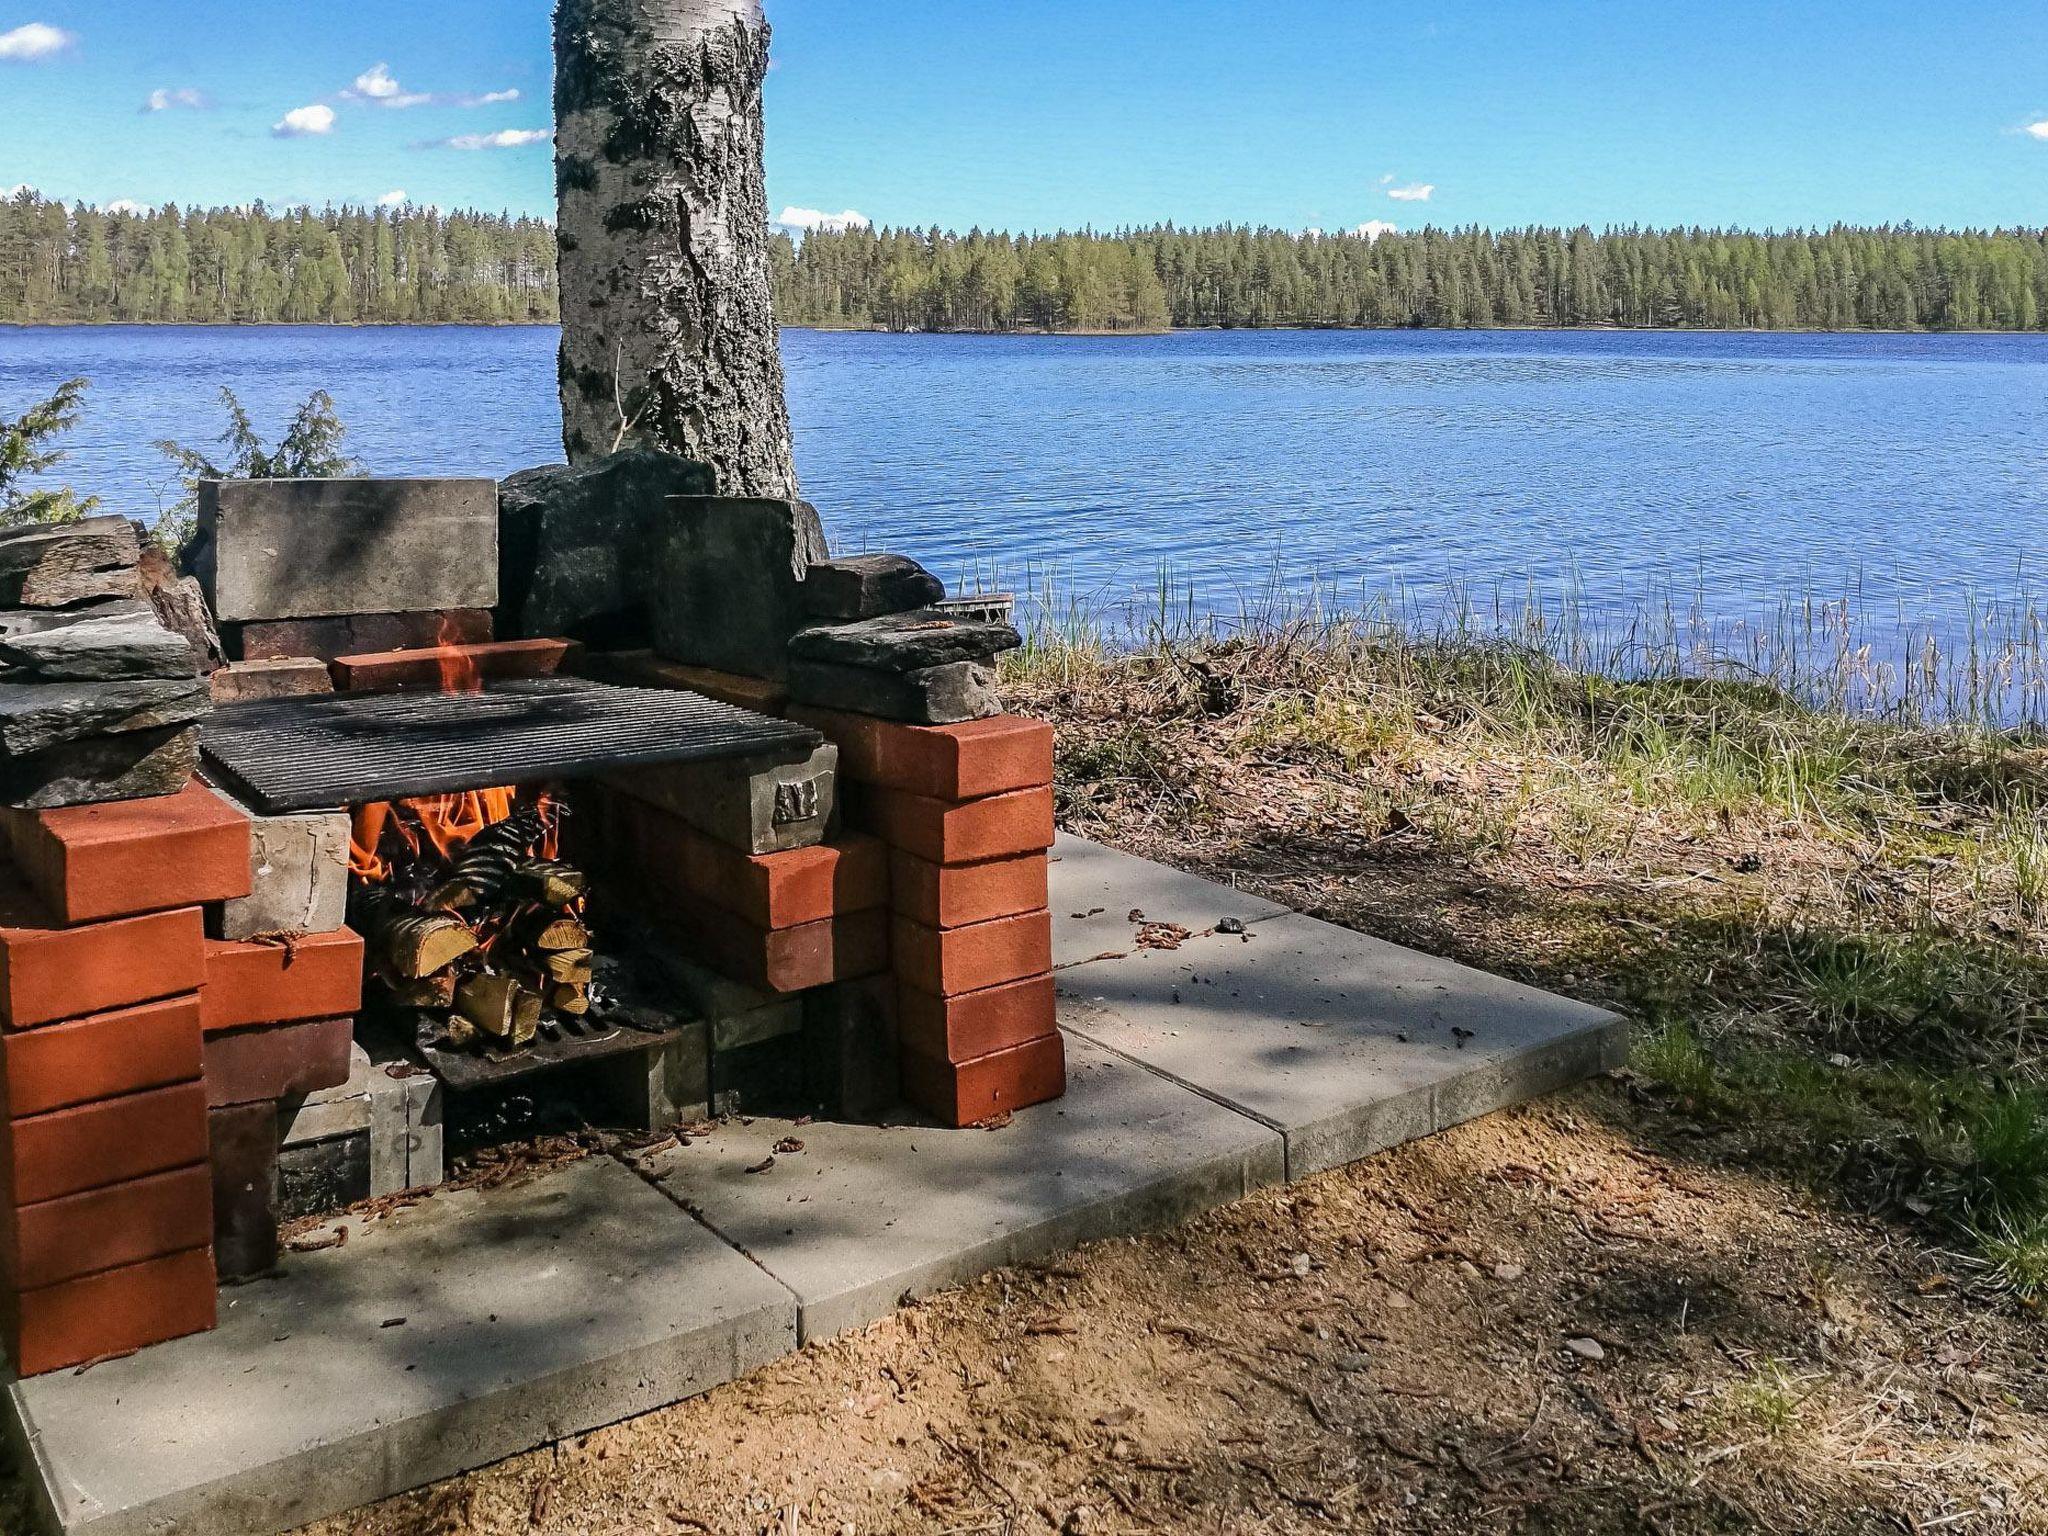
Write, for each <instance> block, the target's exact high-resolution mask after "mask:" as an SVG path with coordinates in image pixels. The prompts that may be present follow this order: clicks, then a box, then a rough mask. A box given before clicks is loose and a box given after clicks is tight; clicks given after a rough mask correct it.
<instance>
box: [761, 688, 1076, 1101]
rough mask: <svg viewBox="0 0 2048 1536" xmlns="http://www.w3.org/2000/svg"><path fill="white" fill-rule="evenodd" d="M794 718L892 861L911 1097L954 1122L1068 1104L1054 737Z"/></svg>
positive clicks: (901, 1022) (997, 723)
mask: <svg viewBox="0 0 2048 1536" xmlns="http://www.w3.org/2000/svg"><path fill="white" fill-rule="evenodd" d="M791 714H792V716H793V717H794V718H797V719H799V720H802V721H804V722H805V723H806V724H809V725H811V726H814V727H815V728H817V729H818V730H820V731H823V732H824V733H825V734H826V736H828V737H829V738H831V739H832V740H833V741H834V742H836V743H837V745H838V747H839V754H840V774H841V777H842V779H843V780H845V781H847V782H848V788H847V791H846V800H847V810H848V819H849V822H850V824H852V825H854V826H856V827H859V828H861V829H862V830H864V831H867V832H869V833H872V834H873V835H875V836H877V837H879V838H880V839H881V840H882V841H883V842H884V843H886V844H887V845H888V847H889V850H890V871H891V878H890V888H891V897H890V901H891V908H892V911H893V921H892V944H891V950H892V960H893V966H894V971H895V976H896V983H897V1007H898V1028H899V1032H900V1037H901V1041H902V1050H903V1086H904V1092H905V1094H906V1096H907V1097H909V1098H910V1100H911V1101H912V1102H913V1103H914V1104H916V1105H917V1107H918V1108H920V1109H922V1110H924V1111H926V1112H927V1113H928V1114H931V1115H933V1116H935V1117H937V1118H938V1119H939V1120H941V1121H942V1122H944V1123H945V1124H948V1125H953V1126H962V1125H974V1124H979V1123H981V1122H983V1121H986V1120H989V1119H993V1118H995V1117H996V1116H999V1115H1002V1114H1006V1113H1009V1112H1011V1111H1014V1110H1018V1109H1023V1108H1026V1107H1028V1106H1029V1105H1033V1104H1040V1103H1045V1102H1047V1101H1049V1100H1052V1099H1056V1098H1058V1097H1060V1096H1061V1095H1062V1094H1063V1093H1064V1092H1065V1091H1066V1053H1065V1047H1064V1044H1063V1042H1062V1040H1061V1037H1060V1033H1059V1028H1058V1024H1057V1019H1056V1006H1055V1001H1054V987H1053V979H1052V914H1051V912H1050V911H1049V910H1048V905H1047V903H1048V899H1049V897H1048V890H1047V850H1048V849H1050V848H1051V846H1052V841H1053V800H1052V789H1051V784H1052V770H1053V732H1052V728H1051V727H1050V726H1049V725H1046V724H1043V723H1041V722H1039V721H1034V720H1023V719H1018V718H1015V717H1011V716H999V717H997V718H995V719H990V720H978V721H974V722H972V723H969V724H965V725H942V726H924V725H901V724H897V723H894V722H892V721H886V720H880V719H875V718H872V717H869V716H865V715H853V714H846V713H841V712H838V711H830V710H822V709H815V708H807V707H803V706H797V707H795V708H793V709H792V710H791Z"/></svg>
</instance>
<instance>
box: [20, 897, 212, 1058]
mask: <svg viewBox="0 0 2048 1536" xmlns="http://www.w3.org/2000/svg"><path fill="white" fill-rule="evenodd" d="M205 943H206V928H205V923H204V922H203V920H202V919H201V916H200V912H199V909H198V908H197V907H189V908H187V909H185V910H183V911H179V912H156V913H152V914H150V915H149V916H147V917H126V918H119V919H116V920H115V921H113V922H110V923H93V924H89V925H87V926H86V927H83V928H66V927H62V926H60V925H59V924H57V923H55V922H54V921H52V919H51V918H50V916H49V914H48V913H47V912H46V911H44V909H43V908H42V906H41V905H40V904H39V903H38V902H37V901H36V900H35V898H34V897H32V896H30V895H29V894H28V892H27V891H25V890H23V889H22V888H21V887H20V886H19V885H15V884H13V883H11V881H9V880H7V879H6V878H5V877H0V1026H4V1027H6V1028H8V1029H30V1028H33V1027H34V1026H36V1025H38V1024H54V1023H57V1022H58V1021H59V1020H63V1019H78V1018H83V1017H85V1016H86V1015H88V1014H94V1013H106V1012H108V1011H109V1010H111V1009H115V1008H127V1007H131V1006H133V1005H134V1004H136V1003H148V1002H154V1001H155V1000H156V999H158V998H161V997H175V996H177V995H178V994H179V993H181V992H196V991H198V990H199V984H200V983H201V982H202V981H203V980H204V979H205V976H206V969H205V958H206V951H205Z"/></svg>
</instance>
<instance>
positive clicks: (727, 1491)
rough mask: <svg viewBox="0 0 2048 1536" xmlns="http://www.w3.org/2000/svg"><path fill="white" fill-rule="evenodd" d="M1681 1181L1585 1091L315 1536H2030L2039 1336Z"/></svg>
mask: <svg viewBox="0 0 2048 1536" xmlns="http://www.w3.org/2000/svg"><path fill="white" fill-rule="evenodd" d="M723 1134H727V1135H745V1134H749V1133H748V1132H747V1131H745V1130H742V1129H740V1128H737V1127H734V1128H729V1129H728V1130H726V1131H725V1132H724V1133H723ZM1715 1152H1716V1149H1715V1146H1714V1137H1713V1136H1712V1135H1710V1134H1707V1133H1705V1132H1703V1131H1702V1129H1701V1128H1700V1127H1697V1126H1692V1125H1689V1124H1687V1123H1686V1122H1684V1121H1682V1120H1680V1119H1676V1118H1674V1117H1673V1116H1671V1115H1669V1114H1667V1113H1665V1112H1663V1111H1661V1110H1655V1109H1649V1110H1646V1109H1645V1108H1643V1107H1642V1106H1640V1105H1639V1104H1638V1103H1637V1102H1636V1096H1635V1093H1634V1091H1633V1089H1632V1087H1631V1085H1630V1084H1629V1083H1628V1082H1627V1081H1626V1080H1622V1081H1617V1082H1609V1083H1601V1084H1596V1085H1592V1086H1589V1087H1587V1088H1585V1089H1582V1090H1579V1091H1577V1092H1575V1093H1572V1094H1568V1095H1565V1096H1563V1097H1561V1098H1559V1099H1555V1100H1552V1101H1550V1102H1548V1103H1546V1104H1543V1105H1541V1106H1538V1107H1536V1108H1534V1109H1531V1110H1528V1111H1523V1112H1518V1113H1512V1114H1507V1115H1502V1116H1497V1117H1495V1118H1493V1119H1490V1120H1487V1121H1484V1122H1481V1123H1479V1124H1476V1125H1472V1126H1468V1127H1466V1128H1464V1129H1462V1130H1459V1131H1456V1132H1454V1133H1451V1134H1449V1135H1445V1136H1441V1137H1438V1138H1435V1139H1433V1140H1431V1141H1428V1142H1426V1143H1423V1144H1420V1145H1417V1146H1413V1147H1409V1148H1405V1149H1403V1150H1400V1151H1398V1152H1394V1153H1391V1154H1388V1155H1386V1156H1382V1157H1379V1158H1376V1159H1373V1160H1372V1161H1370V1162H1367V1163H1364V1164H1361V1165H1358V1166H1356V1167H1353V1168H1348V1169H1343V1170H1339V1171H1337V1172H1334V1173H1330V1174H1326V1175H1323V1176H1321V1177H1319V1178H1316V1179H1314V1180H1311V1181H1309V1182H1307V1183H1304V1184H1301V1185H1298V1186H1295V1187H1294V1188H1292V1189H1288V1190H1284V1191H1275V1192H1271V1193H1268V1194H1265V1195H1261V1196H1259V1197H1257V1198H1254V1199H1251V1200H1247V1201H1245V1202H1242V1203H1241V1204H1239V1205H1236V1206H1233V1207H1231V1208H1229V1209H1226V1210H1223V1211H1220V1212H1217V1213H1215V1214H1213V1215H1211V1216H1209V1217H1206V1218H1204V1219H1202V1220H1199V1221H1196V1222H1194V1223H1192V1224H1191V1225H1188V1226H1186V1227H1183V1228H1180V1229H1177V1230H1174V1231H1170V1232H1165V1233H1160V1234H1156V1235H1152V1236H1147V1237H1142V1238H1137V1239H1131V1240H1123V1241H1118V1242H1112V1243H1107V1244H1102V1245H1099V1246H1096V1247H1093V1248H1090V1249H1087V1250H1084V1251H1083V1252H1080V1253H1078V1254H1075V1255H1074V1256H1072V1257H1071V1258H1070V1259H1065V1260H1061V1261H1058V1262H1056V1263H1053V1264H1049V1265H1044V1266H1038V1267H1032V1268H1026V1269H1019V1270H1006V1271H1003V1272H1000V1273H998V1274H995V1275H992V1276H989V1277H988V1278H986V1279H985V1280H984V1281H982V1282H981V1283H979V1284H977V1285H974V1286H971V1287H969V1288H967V1289H965V1290H963V1291H959V1292H955V1293H952V1294H948V1295H945V1296H941V1297H939V1298H936V1299H934V1300H931V1301H929V1302H927V1303H925V1304H922V1305H920V1306H917V1307H913V1308H911V1309H909V1310H907V1311H905V1312H903V1313H901V1314H900V1315H898V1316H897V1317H895V1318H892V1319H889V1320H887V1321H884V1322H882V1323H879V1324H877V1325H875V1326H874V1327H872V1328H870V1329H868V1330H867V1331H865V1332H863V1333H861V1334H858V1335H856V1336H853V1337H850V1338H846V1339H842V1340H838V1341H835V1342H832V1343H829V1344H825V1345H823V1346H819V1347H814V1348H811V1349H808V1350H805V1351H804V1352H803V1353H801V1354H799V1355H797V1356H794V1357H792V1358H790V1359H788V1360H785V1361H783V1362H781V1363H779V1364H776V1365H773V1366H771V1367H769V1368H768V1369H766V1370H764V1371H761V1372H759V1373H757V1374H756V1375H754V1376H753V1377H750V1378H749V1379H747V1380H745V1381H743V1382H739V1383H736V1384H734V1385H731V1386H728V1387H724V1388H721V1389H719V1390H718V1391H716V1392H713V1393H711V1394H710V1395H709V1396H707V1397H705V1398H703V1399H701V1400H698V1401H696V1402H691V1403H686V1404H682V1405H680V1406H678V1407H675V1408H672V1409H668V1410H665V1411H663V1412H659V1413H655V1414H651V1415H649V1416H647V1417H645V1418H643V1419H639V1420H636V1421H633V1422H631V1423H627V1424H623V1425H619V1426H616V1427H614V1428H611V1429H607V1430H603V1431H600V1432H598V1433H596V1434H593V1435H589V1436H586V1437H583V1438H582V1439H579V1440H576V1441H574V1442H572V1443H569V1444H566V1445H563V1446H560V1447H557V1448H555V1449H553V1450H548V1451H542V1452H537V1453H535V1454H532V1455H529V1456H524V1457H520V1458H518V1459H516V1460H514V1461H511V1462H507V1463H505V1464H503V1465H501V1466H497V1467H493V1468H490V1469H488V1470H486V1471H483V1472H480V1473H478V1474H476V1475H474V1476H471V1477H467V1478H462V1479H457V1480H455V1481H452V1482H450V1483H447V1484H444V1485H441V1486H439V1487H436V1488H433V1489H430V1490H427V1491H425V1492H423V1493H420V1494H417V1495H414V1496H410V1497H406V1498H401V1499H397V1500H393V1501H391V1502H389V1503H387V1504H385V1505H382V1506H380V1507H378V1508H376V1509H373V1510H369V1511H366V1512H362V1513H359V1514H356V1515H353V1516H349V1517H344V1518H341V1519H337V1520H333V1521H329V1522H326V1523H324V1524H322V1525H319V1526H317V1527H314V1528H313V1529H314V1530H315V1531H317V1532H319V1533H321V1536H344V1533H346V1536H413V1533H426V1532H448V1533H454V1532H469V1533H479V1536H481V1533H492V1536H496V1533H509V1532H558V1533H564V1536H567V1533H593V1536H596V1533H619V1536H625V1533H641V1532H649V1531H654V1532H660V1531H685V1532H688V1531H697V1532H715V1533H719V1536H726V1533H762V1536H786V1533H792V1532H812V1533H841V1532H856V1533H861V1536H866V1533H875V1532H905V1533H919V1536H940V1533H950V1536H965V1533H968V1532H989V1533H1010V1532H1048V1531H1050V1532H1100V1533H1110V1532H1132V1531H1185V1532H1210V1531H1214V1532H1266V1531H1272V1532H1283V1531H1290V1532H1291V1531H1319V1530H1333V1529H1334V1530H1352V1531H1372V1532H1410V1531H1414V1532H1422V1531H1441V1530H1445V1529H1457V1530H1460V1531H1468V1532H1494V1531H1500V1532H1509V1531H1513V1532H1573V1533H1578V1532H1587V1533H1591V1532H1610V1531H1611V1532H1624V1531H1628V1532H1633V1531H1648V1532H1660V1533H1679V1532H1707V1531H1772V1532H1809V1531H1810V1532H1861V1531H1903V1532H1932V1531H1956V1532H2020V1531H2041V1530H2048V1460H2044V1449H2048V1445H2044V1442H2048V1377H2044V1375H2043V1371H2042V1349H2043V1342H2044V1341H2043V1335H2042V1334H2041V1332H2040V1330H2039V1329H2038V1328H2037V1327H2036V1326H2035V1325H2034V1324H2033V1323H2031V1322H2030V1321H2028V1320H2026V1319H2025V1318H2024V1317H2023V1316H2021V1315H2019V1314H2018V1313H2017V1312H2016V1311H2015V1309H2014V1307H2013V1306H2012V1304H2011V1303H2010V1301H1998V1300H1991V1299H1988V1298H1980V1297H1976V1296H1973V1295H1972V1293H1971V1292H1970V1291H1969V1289H1968V1288H1967V1287H1966V1286H1965V1285H1963V1284H1960V1283H1959V1281H1958V1279H1957V1278H1956V1277H1955V1276H1954V1275H1953V1274H1952V1273H1950V1272H1949V1267H1948V1266H1945V1265H1944V1263H1943V1261H1942V1259H1941V1257H1940V1256H1939V1255H1937V1254H1932V1253H1928V1252H1924V1251H1920V1250H1918V1249H1916V1248H1915V1247H1913V1246H1912V1245H1911V1244H1910V1243H1907V1242H1904V1241H1902V1240H1901V1239H1900V1237H1899V1236H1898V1235H1897V1234H1895V1233H1893V1232H1891V1231H1888V1230H1887V1229H1886V1228H1884V1227H1882V1226H1879V1225H1873V1224H1869V1223H1865V1222H1860V1221H1856V1220H1851V1219H1847V1218H1844V1217H1841V1216H1837V1215H1831V1214H1829V1213H1828V1212H1826V1211H1824V1210H1820V1209H1816V1208H1815V1207H1814V1206H1812V1205H1811V1204H1809V1203H1807V1202H1806V1201H1804V1200H1802V1199H1800V1198H1797V1197H1795V1196H1793V1195H1792V1194H1790V1193H1789V1192H1788V1191H1787V1190H1785V1189H1783V1188H1781V1187H1777V1186H1774V1185H1773V1184H1771V1183H1769V1182H1765V1181H1759V1180H1754V1179H1750V1178H1744V1177H1739V1176H1733V1175H1731V1174H1730V1173H1728V1172H1727V1171H1726V1170H1725V1169H1722V1168H1718V1167H1716V1166H1715V1163H1716V1158H1715Z"/></svg>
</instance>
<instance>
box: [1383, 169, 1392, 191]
mask: <svg viewBox="0 0 2048 1536" xmlns="http://www.w3.org/2000/svg"><path fill="white" fill-rule="evenodd" d="M1393 184H1394V173H1393V172H1392V171H1389V172H1387V174H1386V175H1384V176H1382V177H1381V178H1380V185H1381V186H1383V187H1391V186H1392V185H1393Z"/></svg>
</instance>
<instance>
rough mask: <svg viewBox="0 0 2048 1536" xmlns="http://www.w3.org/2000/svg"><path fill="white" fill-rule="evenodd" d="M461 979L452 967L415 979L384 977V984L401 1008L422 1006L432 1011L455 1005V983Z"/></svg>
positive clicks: (442, 1010)
mask: <svg viewBox="0 0 2048 1536" xmlns="http://www.w3.org/2000/svg"><path fill="white" fill-rule="evenodd" d="M459 980H461V978H460V977H458V976H457V975H456V974H455V972H454V970H453V969H449V970H445V971H443V972H441V973H440V974H439V975H438V976H423V977H421V978H420V979H419V980H417V981H393V980H392V979H391V978H390V977H388V976H386V977H385V978H384V985H385V986H386V987H388V988H390V990H391V996H392V999H393V1001H395V1002H396V1003H397V1004H398V1005H399V1006H400V1007H401V1008H424V1009H428V1010H431V1011H433V1012H445V1011H447V1010H448V1009H450V1008H453V1007H454V1006H455V984H456V982H458V981H459Z"/></svg>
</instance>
